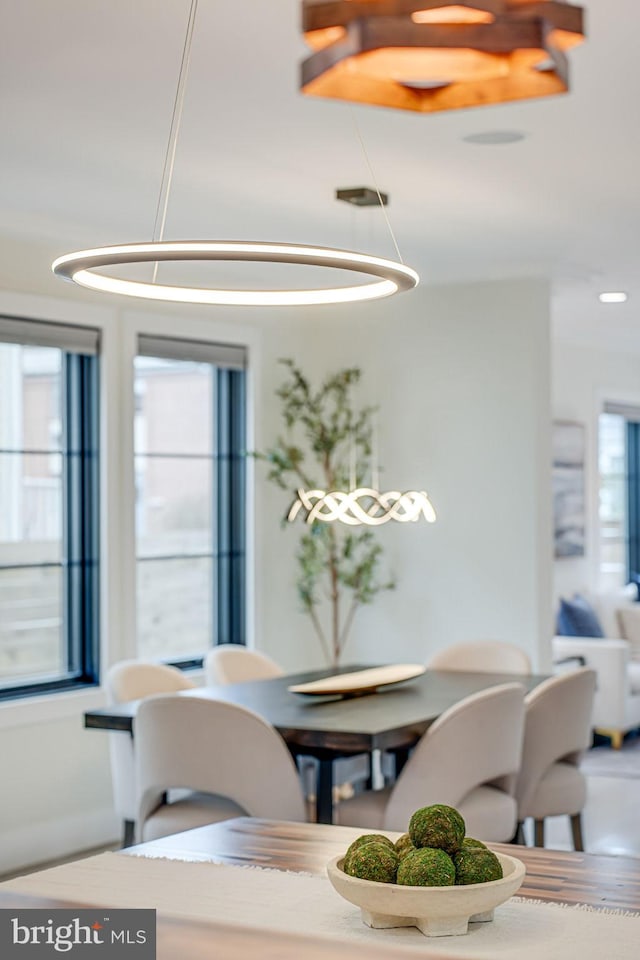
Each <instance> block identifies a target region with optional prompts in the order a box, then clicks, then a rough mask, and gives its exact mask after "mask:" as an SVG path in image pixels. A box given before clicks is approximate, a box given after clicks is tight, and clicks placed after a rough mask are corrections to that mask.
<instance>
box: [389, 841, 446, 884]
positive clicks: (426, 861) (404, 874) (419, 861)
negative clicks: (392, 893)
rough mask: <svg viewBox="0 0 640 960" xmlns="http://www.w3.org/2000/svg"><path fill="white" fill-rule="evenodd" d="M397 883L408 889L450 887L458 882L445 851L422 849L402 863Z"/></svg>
mask: <svg viewBox="0 0 640 960" xmlns="http://www.w3.org/2000/svg"><path fill="white" fill-rule="evenodd" d="M397 882H398V883H399V884H403V885H404V886H408V887H449V886H452V885H453V884H454V883H455V882H456V869H455V867H454V865H453V861H452V859H451V857H450V856H449V855H448V854H446V853H445V852H444V850H435V849H433V848H431V847H421V848H420V849H419V850H413V851H412V852H411V853H408V854H407V855H406V856H405V857H403V859H402V860H401V861H400V866H399V867H398V878H397Z"/></svg>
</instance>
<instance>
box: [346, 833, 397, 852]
mask: <svg viewBox="0 0 640 960" xmlns="http://www.w3.org/2000/svg"><path fill="white" fill-rule="evenodd" d="M364 843H384V844H386V846H388V847H389V849H391V850H395V845H394V843H393V840H390V839H389V837H385V835H384V834H383V833H363V834H362V836H361V837H358V839H357V840H354V841H353V843H352V844H350V845H349V847H348V849H347V852H346V854H345V857H348V856H349V854H350V853H352V852H353V851H354V850H357V849H358V847H361V846H362V845H363V844H364Z"/></svg>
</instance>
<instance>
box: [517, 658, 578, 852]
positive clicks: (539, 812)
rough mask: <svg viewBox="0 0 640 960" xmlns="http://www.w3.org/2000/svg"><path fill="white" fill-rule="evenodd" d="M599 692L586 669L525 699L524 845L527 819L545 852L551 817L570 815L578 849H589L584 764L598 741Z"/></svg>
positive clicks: (520, 792)
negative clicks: (585, 838) (594, 723)
mask: <svg viewBox="0 0 640 960" xmlns="http://www.w3.org/2000/svg"><path fill="white" fill-rule="evenodd" d="M595 689H596V673H595V671H594V670H590V669H589V668H588V667H582V668H580V669H578V670H573V671H571V672H570V673H563V674H560V675H558V676H555V677H550V678H549V679H548V680H545V681H543V682H542V683H541V684H539V685H538V686H537V687H535V688H534V689H533V690H532V691H531V693H529V694H527V696H526V698H525V707H526V716H525V727H524V744H523V748H522V764H521V768H520V774H519V776H518V780H517V783H516V789H515V796H516V801H517V804H518V839H519V840H520V841H521V842H523V841H524V831H523V825H524V821H525V820H526V819H527V818H529V817H530V818H532V819H533V821H534V838H535V845H536V846H537V847H544V823H545V820H546V818H547V817H555V816H561V815H567V816H569V817H570V819H571V830H572V835H573V845H574V848H575V849H576V850H583V849H584V842H583V836H582V810H583V808H584V805H585V802H586V798H587V783H586V778H585V776H584V774H583V773H582V771H581V770H580V767H579V764H580V760H581V758H582V755H583V753H584V751H585V750H586V749H587V747H588V746H589V745H590V743H591V739H592V729H591V716H592V712H593V701H594V696H595Z"/></svg>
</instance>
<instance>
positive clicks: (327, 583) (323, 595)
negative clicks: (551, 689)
mask: <svg viewBox="0 0 640 960" xmlns="http://www.w3.org/2000/svg"><path fill="white" fill-rule="evenodd" d="M280 362H281V363H282V364H283V365H284V366H285V367H286V369H287V374H288V376H287V379H286V380H285V382H284V383H283V384H282V386H280V387H279V388H278V390H277V391H276V396H277V397H278V398H279V400H280V402H281V407H282V420H283V424H284V432H283V433H281V434H279V435H278V437H277V438H276V441H275V443H274V444H273V445H272V446H271V447H269V448H268V449H267V450H266V452H265V453H258V454H255V456H256V457H257V458H258V459H260V460H264V461H265V463H266V464H267V465H268V467H269V470H268V473H267V478H268V479H269V480H270V481H271V482H272V483H275V484H277V486H278V487H280V488H281V489H282V490H289V491H291V493H292V495H294V491H295V489H297V488H298V487H303V488H304V489H307V490H312V489H318V488H322V489H324V490H326V491H331V490H346V489H349V487H350V485H351V483H352V482H355V484H356V486H360V485H362V483H363V481H364V479H365V477H367V476H368V475H369V471H370V466H371V433H372V418H373V414H374V412H375V407H363V408H362V409H360V410H359V411H354V410H353V406H352V402H351V401H352V394H353V389H354V387H355V386H356V384H357V383H358V382H359V380H360V370H359V369H358V368H356V367H350V368H347V369H344V370H340V371H338V372H337V373H334V374H332V375H331V376H329V377H327V379H325V380H324V381H323V382H322V383H321V385H320V386H319V388H317V389H315V390H314V389H313V388H312V386H311V384H310V383H309V381H308V380H307V378H306V377H305V376H304V375H303V373H302V371H301V370H300V369H299V368H298V367H297V366H296V364H295V363H294V361H293V360H291V359H285V360H281V361H280ZM356 531H357V532H354V530H353V528H351V527H348V526H346V525H344V524H342V523H335V522H334V523H324V522H322V521H315V522H314V523H312V524H311V525H306V526H305V528H304V532H303V533H302V534H301V537H300V544H299V547H298V551H297V554H296V557H297V561H298V568H299V572H298V577H297V581H296V586H297V590H298V596H299V599H300V602H301V605H302V608H303V610H304V611H305V612H306V613H308V614H309V616H310V617H311V619H312V622H313V625H314V628H315V630H316V632H317V634H318V637H319V639H320V642H321V643H322V646H323V649H324V651H325V655H326V657H327V659H328V660H329V661H330V663H331V664H333V665H336V664H337V663H338V662H339V659H340V655H341V653H342V651H343V649H344V645H345V642H346V639H347V635H348V632H349V629H350V627H351V623H352V621H353V617H354V615H355V612H356V610H357V608H358V607H359V606H360V605H361V604H363V603H371V602H372V601H373V600H374V598H375V597H376V595H377V594H378V593H379V592H380V591H381V590H390V589H393V587H394V586H395V584H394V583H393V582H392V581H382V580H380V579H379V576H378V574H379V566H380V560H381V556H382V547H381V546H380V544H379V543H378V542H377V541H376V539H375V537H374V534H373V533H372V532H371V531H370V530H368V529H364V530H363V529H362V528H356ZM326 599H328V600H329V603H330V629H329V630H326V629H325V628H324V627H323V625H322V622H321V618H320V612H321V607H322V603H323V601H324V600H326ZM345 602H346V606H347V609H346V613H345V612H344V607H345Z"/></svg>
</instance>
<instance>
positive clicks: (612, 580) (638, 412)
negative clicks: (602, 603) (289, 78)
mask: <svg viewBox="0 0 640 960" xmlns="http://www.w3.org/2000/svg"><path fill="white" fill-rule="evenodd" d="M599 470H600V578H601V587H602V588H603V589H607V588H609V589H615V588H618V587H621V586H623V585H624V584H625V583H628V582H629V580H630V579H631V576H632V575H638V573H639V572H640V408H635V407H633V406H630V405H623V404H616V403H606V404H605V412H604V413H603V414H601V416H600V422H599Z"/></svg>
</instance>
